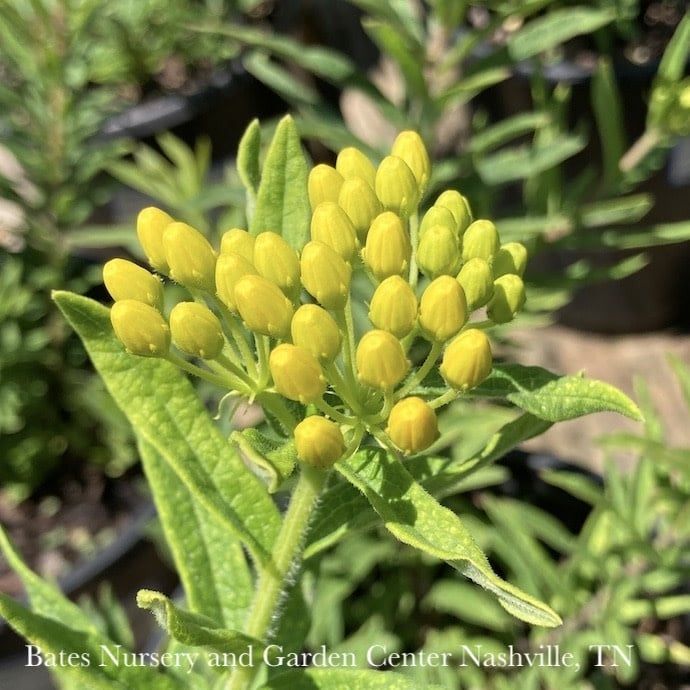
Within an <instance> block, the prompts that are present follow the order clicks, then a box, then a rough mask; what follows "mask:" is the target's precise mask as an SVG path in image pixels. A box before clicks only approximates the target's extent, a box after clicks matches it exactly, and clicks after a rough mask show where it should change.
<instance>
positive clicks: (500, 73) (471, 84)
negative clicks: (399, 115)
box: [436, 67, 511, 108]
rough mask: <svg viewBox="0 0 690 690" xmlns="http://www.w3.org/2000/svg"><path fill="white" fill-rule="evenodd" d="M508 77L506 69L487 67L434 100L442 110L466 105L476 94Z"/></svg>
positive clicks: (465, 78) (508, 70)
mask: <svg viewBox="0 0 690 690" xmlns="http://www.w3.org/2000/svg"><path fill="white" fill-rule="evenodd" d="M510 75H511V71H510V69H508V68H507V67H488V68H486V69H484V70H482V71H481V72H476V73H474V74H470V75H467V76H466V77H463V78H462V79H461V80H460V81H459V82H457V83H456V84H453V86H451V87H450V88H449V89H447V90H446V91H443V92H442V93H441V94H440V95H439V96H438V97H437V98H436V104H437V105H438V106H439V107H441V108H444V107H447V106H448V105H450V104H451V103H456V102H460V103H467V102H468V101H470V100H472V99H473V98H474V97H475V96H476V95H477V94H479V93H481V92H482V91H484V89H488V88H489V87H490V86H495V85H496V84H500V83H501V82H502V81H505V80H506V79H508V77H509V76H510Z"/></svg>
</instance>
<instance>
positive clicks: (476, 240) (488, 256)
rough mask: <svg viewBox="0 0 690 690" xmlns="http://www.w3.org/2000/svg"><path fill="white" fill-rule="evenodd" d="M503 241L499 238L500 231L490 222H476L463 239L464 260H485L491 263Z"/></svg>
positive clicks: (466, 231)
mask: <svg viewBox="0 0 690 690" xmlns="http://www.w3.org/2000/svg"><path fill="white" fill-rule="evenodd" d="M500 246H501V241H500V239H499V237H498V230H496V226H495V225H494V224H493V223H492V222H491V221H490V220H475V221H474V223H472V224H471V225H470V227H469V228H467V230H465V234H464V236H463V238H462V260H463V261H469V260H470V259H485V260H486V261H491V260H492V259H493V258H494V256H496V253H497V252H498V249H499V247H500Z"/></svg>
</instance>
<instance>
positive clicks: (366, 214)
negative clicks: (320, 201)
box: [338, 177, 383, 242]
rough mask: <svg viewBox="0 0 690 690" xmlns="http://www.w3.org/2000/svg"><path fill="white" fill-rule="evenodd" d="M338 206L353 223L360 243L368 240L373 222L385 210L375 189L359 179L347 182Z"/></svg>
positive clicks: (339, 197) (341, 191)
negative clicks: (368, 233)
mask: <svg viewBox="0 0 690 690" xmlns="http://www.w3.org/2000/svg"><path fill="white" fill-rule="evenodd" d="M338 206H340V208H342V209H343V211H345V213H346V214H347V217H348V218H349V219H350V220H351V221H352V225H353V226H354V228H355V231H356V232H357V237H359V240H360V242H364V240H365V239H366V236H367V232H369V226H370V225H371V221H372V220H374V218H376V216H378V215H379V213H381V211H382V210H383V209H382V207H381V202H380V201H379V200H378V197H377V196H376V194H375V193H374V189H373V187H371V186H369V185H368V184H367V183H366V182H365V181H364V180H361V179H359V178H358V177H353V178H352V179H350V180H345V183H344V184H343V186H342V187H341V188H340V194H339V195H338Z"/></svg>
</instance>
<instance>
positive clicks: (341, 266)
mask: <svg viewBox="0 0 690 690" xmlns="http://www.w3.org/2000/svg"><path fill="white" fill-rule="evenodd" d="M300 266H301V270H302V285H304V287H305V289H306V290H307V292H308V293H309V294H310V295H311V296H312V297H313V298H314V299H315V300H316V301H317V302H318V303H319V304H321V305H322V306H323V307H325V308H326V309H341V308H342V307H344V306H345V303H346V302H347V296H348V294H349V292H350V279H351V277H352V269H351V268H350V264H348V263H347V262H346V261H344V260H343V258H342V257H341V256H340V255H339V254H338V253H337V252H336V251H335V250H334V249H331V248H330V247H329V246H328V245H327V244H324V243H323V242H314V241H312V242H307V244H306V245H305V246H304V249H303V250H302V258H301V260H300Z"/></svg>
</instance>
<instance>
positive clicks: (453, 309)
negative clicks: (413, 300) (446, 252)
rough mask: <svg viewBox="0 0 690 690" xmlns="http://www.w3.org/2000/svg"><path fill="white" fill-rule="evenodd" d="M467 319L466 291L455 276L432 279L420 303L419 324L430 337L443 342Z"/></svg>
mask: <svg viewBox="0 0 690 690" xmlns="http://www.w3.org/2000/svg"><path fill="white" fill-rule="evenodd" d="M466 321H467V302H466V300H465V293H464V292H463V290H462V287H461V286H460V283H458V281H457V280H455V278H451V277H450V276H439V277H438V278H436V280H434V281H432V282H431V283H430V284H429V285H428V287H427V288H426V290H424V294H423V295H422V299H421V301H420V303H419V325H420V326H421V327H422V331H423V332H424V334H425V335H426V336H427V337H428V338H429V339H430V340H435V341H437V342H440V343H443V342H445V341H446V340H448V338H450V337H451V336H453V335H455V334H456V333H457V332H458V331H459V330H460V329H461V328H462V327H463V326H464V325H465V323H466Z"/></svg>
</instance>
